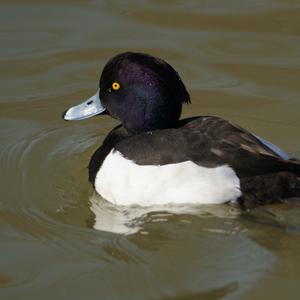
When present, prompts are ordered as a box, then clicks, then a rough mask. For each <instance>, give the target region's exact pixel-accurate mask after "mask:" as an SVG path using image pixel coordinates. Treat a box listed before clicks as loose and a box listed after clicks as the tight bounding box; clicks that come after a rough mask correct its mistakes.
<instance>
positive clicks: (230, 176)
mask: <svg viewBox="0 0 300 300" xmlns="http://www.w3.org/2000/svg"><path fill="white" fill-rule="evenodd" d="M95 188H96V191H97V192H98V193H99V194H100V195H101V196H102V197H103V198H105V199H106V200H108V201H110V202H112V203H114V204H117V205H140V206H153V205H164V204H168V203H176V204H184V203H191V204H220V203H224V202H228V201H235V200H236V199H237V198H238V197H239V196H240V195H241V191H240V181H239V178H238V177H237V176H236V174H235V172H234V171H233V170H232V169H231V168H230V167H229V166H227V165H223V166H220V167H216V168H205V167H201V166H198V165H197V164H195V163H193V162H191V161H185V162H181V163H177V164H169V165H163V166H151V165H146V166H141V165H137V164H135V163H134V162H133V161H131V160H128V159H126V158H124V157H123V156H122V154H121V153H120V152H118V151H114V150H112V151H111V152H110V153H109V154H108V155H107V157H106V158H105V160H104V162H103V164H102V166H101V168H100V170H99V171H98V173H97V176H96V181H95Z"/></svg>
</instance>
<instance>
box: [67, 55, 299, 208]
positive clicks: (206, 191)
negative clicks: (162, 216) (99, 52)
mask: <svg viewBox="0 0 300 300" xmlns="http://www.w3.org/2000/svg"><path fill="white" fill-rule="evenodd" d="M100 99H101V100H100ZM99 101H101V102H100V103H101V104H99V103H98V102H99ZM189 102H190V100H189V95H188V92H187V91H186V89H185V86H184V85H183V83H182V81H181V79H180V77H179V75H178V74H177V73H176V71H175V70H174V69H173V68H172V67H171V66H170V65H168V64H167V63H166V62H164V61H162V60H160V59H158V58H154V57H152V56H149V55H145V54H140V53H131V52H128V53H123V54H120V55H118V56H116V57H114V58H113V59H111V60H110V61H109V62H108V63H107V65H106V66H105V68H104V70H103V72H102V75H101V79H100V91H99V92H97V94H96V95H95V96H94V97H92V98H90V99H88V100H87V101H86V102H84V103H83V104H82V105H79V106H76V107H74V108H71V109H70V110H68V111H67V112H66V113H65V115H64V116H65V119H67V120H71V119H81V118H83V117H84V118H85V117H89V116H90V115H95V114H98V113H102V112H104V111H106V112H108V114H109V115H111V116H112V117H114V118H117V119H119V120H120V121H121V123H122V125H119V126H117V127H116V128H114V129H113V130H112V131H111V132H110V133H109V134H108V136H107V137H106V138H105V140H104V142H103V144H102V145H101V146H100V147H99V148H98V149H97V150H96V152H95V153H94V155H93V156H92V158H91V160H90V163H89V179H90V181H91V182H92V184H93V185H94V187H95V189H96V191H97V192H98V193H99V194H100V195H101V196H103V198H105V199H106V200H108V201H110V202H112V203H115V204H117V205H142V206H151V205H163V204H168V203H177V204H184V203H191V204H219V203H225V202H237V203H239V204H241V205H242V206H244V207H254V206H256V205H257V204H266V203H271V202H278V201H282V200H286V199H289V198H292V197H300V162H299V161H298V160H296V159H290V158H289V157H288V155H287V154H286V153H285V152H284V151H282V150H281V149H279V148H278V147H276V146H275V145H273V144H272V143H270V142H268V141H265V140H264V139H262V138H259V137H257V136H255V135H253V134H251V133H250V132H248V131H246V130H244V129H243V128H241V127H239V126H237V125H235V124H232V123H230V122H228V121H226V120H224V119H222V118H219V117H215V116H200V117H193V118H188V119H183V120H179V117H180V113H181V105H182V103H189ZM95 105H96V106H97V107H96V109H95V107H94V106H95ZM89 111H91V113H90V112H89ZM82 112H83V113H82ZM82 116H83V117H82Z"/></svg>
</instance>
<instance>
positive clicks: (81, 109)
mask: <svg viewBox="0 0 300 300" xmlns="http://www.w3.org/2000/svg"><path fill="white" fill-rule="evenodd" d="M104 111H105V108H104V107H103V105H102V103H101V100H100V98H99V90H98V91H97V93H96V94H95V95H94V96H92V97H91V98H89V99H87V100H86V101H84V102H82V103H80V104H78V105H76V106H73V107H71V108H69V109H68V110H67V111H66V112H65V114H64V119H65V120H67V121H71V120H83V119H87V118H90V117H93V116H96V115H98V114H101V113H102V112H104Z"/></svg>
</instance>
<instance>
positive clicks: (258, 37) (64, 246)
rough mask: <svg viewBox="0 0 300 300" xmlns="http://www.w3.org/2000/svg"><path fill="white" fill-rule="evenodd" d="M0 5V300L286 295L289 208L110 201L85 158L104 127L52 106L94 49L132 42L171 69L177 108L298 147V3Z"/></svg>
mask: <svg viewBox="0 0 300 300" xmlns="http://www.w3.org/2000/svg"><path fill="white" fill-rule="evenodd" d="M0 15H1V18H0V24H1V27H0V38H1V47H0V61H1V68H0V80H1V96H0V140H1V143H0V166H1V174H0V182H1V197H0V253H1V255H0V297H1V299H24V296H25V297H26V298H28V299H29V298H30V299H71V298H72V299H83V298H85V299H130V300H132V299H172V300H173V299H176V300H183V299H189V300H190V299H191V300H194V299H205V300H209V299H245V300H246V299H266V298H272V299H282V298H283V297H284V298H285V299H298V296H299V292H300V288H299V277H300V264H299V253H300V244H299V242H300V236H299V228H300V227H299V226H300V222H299V217H300V209H299V207H297V206H287V205H276V206H272V207H266V208H263V209H259V210H258V211H255V212H251V213H247V214H242V215H240V214H239V213H237V212H236V211H235V210H234V209H232V208H229V207H226V206H225V207H222V206H220V207H218V208H215V209H204V210H199V209H198V208H197V209H196V208H195V209H193V210H192V211H191V210H190V209H188V210H186V209H184V210H180V211H176V212H174V211H172V209H170V210H168V209H163V208H160V209H158V210H156V211H154V212H151V211H146V210H140V209H138V208H135V209H130V210H128V209H117V208H114V207H111V206H109V205H108V204H107V203H105V202H104V201H103V200H102V199H100V198H96V199H95V197H94V192H93V190H92V187H91V186H90V185H89V183H88V181H87V164H88V161H89V158H90V156H91V155H92V153H93V152H94V151H95V149H96V148H97V147H98V146H99V144H100V143H101V141H102V140H103V138H104V137H105V136H106V134H107V133H108V131H109V130H110V129H111V128H113V126H115V125H116V124H117V122H116V121H114V120H112V119H110V118H109V117H102V118H94V119H90V120H86V121H82V122H73V123H72V122H68V123H66V122H64V121H63V120H62V119H61V114H62V112H63V111H64V110H65V109H66V108H68V107H69V106H71V105H74V104H76V103H79V102H80V101H81V100H83V99H86V98H87V97H89V96H90V95H93V93H94V92H95V90H96V89H97V86H98V78H99V74H100V71H101V69H102V67H103V65H104V63H105V62H106V61H107V59H108V58H110V57H111V56H113V55H114V54H117V53H119V52H121V51H127V50H132V51H143V52H147V53H150V54H152V55H157V56H160V57H162V58H164V59H165V60H167V61H168V62H170V63H171V64H172V65H173V66H174V67H175V69H176V70H178V72H179V73H180V74H181V76H182V78H183V80H184V82H185V83H186V86H187V88H188V89H189V91H190V94H191V98H192V103H193V104H192V105H189V106H186V107H185V108H184V111H183V115H184V116H185V117H186V116H193V115H201V114H213V115H220V116H223V117H224V118H226V119H229V120H231V121H234V122H237V123H239V124H240V125H242V126H243V127H245V128H247V129H249V130H251V131H252V132H254V133H255V134H258V135H260V136H263V137H264V138H266V139H269V140H271V141H272V142H273V143H275V144H277V145H278V146H280V147H282V148H283V149H285V150H286V151H287V152H289V153H290V154H291V155H292V156H296V157H300V139H299V137H300V135H299V131H300V85H299V78H300V57H299V53H300V37H299V34H300V2H299V1H292V0H290V1H286V0H285V1H283V0H281V1H280V0H277V1H275V0H263V1H261V0H260V1H258V0H254V1H238V0H229V1H216V0H213V1H204V0H202V1H193V0H190V1H167V0H164V1H163V0H152V1H150V0H148V1H147V0H144V1H131V2H129V3H126V4H125V2H124V1H95V0H93V1H84V3H83V2H82V1H75V0H73V1H68V0H60V1H54V0H52V1H49V0H43V1H34V0H32V1H30V0H27V1H20V0H19V1H17V0H12V1H6V2H5V1H2V2H1V4H0ZM97 209H98V210H97ZM95 213H96V214H98V219H97V218H95ZM99 216H100V218H99ZM94 227H96V228H97V229H95V228H94ZM116 232H123V233H122V234H120V233H116Z"/></svg>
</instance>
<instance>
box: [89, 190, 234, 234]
mask: <svg viewBox="0 0 300 300" xmlns="http://www.w3.org/2000/svg"><path fill="white" fill-rule="evenodd" d="M90 203H91V210H92V212H93V213H94V214H95V222H94V225H93V228H95V229H97V230H103V231H108V232H114V233H119V234H133V233H136V232H139V231H140V230H141V229H142V228H143V224H144V223H148V222H152V223H154V222H167V221H168V220H169V217H171V216H173V215H174V214H175V215H184V214H188V215H195V216H202V217H211V216H215V217H223V218H234V217H236V216H237V215H239V214H240V211H239V209H238V208H237V207H234V206H229V205H198V206H196V205H171V204H169V205H163V206H150V207H142V206H129V207H127V206H116V205H114V204H112V203H110V202H108V201H105V200H103V199H102V198H101V197H100V196H98V195H97V194H96V193H94V194H93V195H92V197H91V198H90ZM181 221H182V222H184V219H183V220H181ZM187 222H188V221H187ZM224 233H225V232H224ZM141 234H148V233H147V231H144V230H142V231H141Z"/></svg>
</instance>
